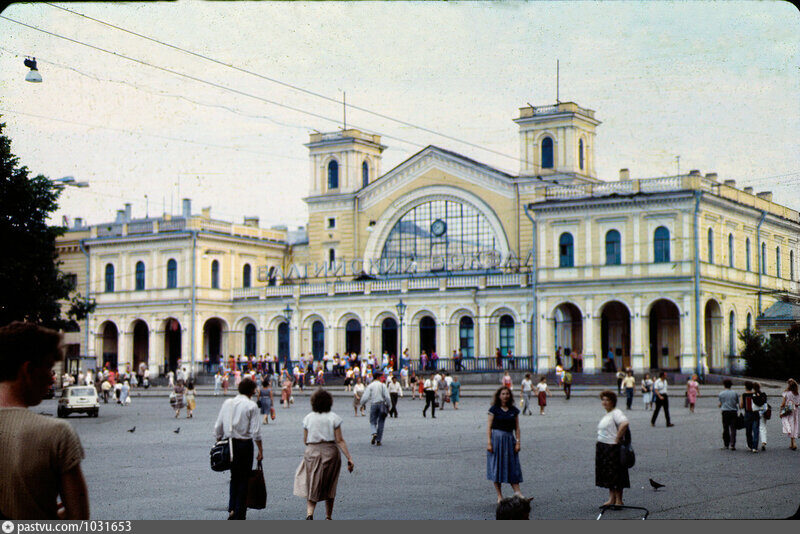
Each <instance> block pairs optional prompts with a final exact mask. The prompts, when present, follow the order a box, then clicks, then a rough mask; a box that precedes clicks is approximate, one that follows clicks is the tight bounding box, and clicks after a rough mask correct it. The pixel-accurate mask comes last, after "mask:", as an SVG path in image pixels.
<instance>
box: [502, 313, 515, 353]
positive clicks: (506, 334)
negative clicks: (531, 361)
mask: <svg viewBox="0 0 800 534" xmlns="http://www.w3.org/2000/svg"><path fill="white" fill-rule="evenodd" d="M508 351H511V354H514V318H513V317H511V316H510V315H503V316H502V317H500V353H501V354H502V355H503V356H505V355H506V354H508Z"/></svg>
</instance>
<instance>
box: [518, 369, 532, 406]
mask: <svg viewBox="0 0 800 534" xmlns="http://www.w3.org/2000/svg"><path fill="white" fill-rule="evenodd" d="M520 389H521V390H522V399H523V406H522V415H525V414H526V412H527V414H528V415H533V410H531V397H532V396H533V381H532V380H531V374H530V373H525V378H523V379H522V386H521V387H520Z"/></svg>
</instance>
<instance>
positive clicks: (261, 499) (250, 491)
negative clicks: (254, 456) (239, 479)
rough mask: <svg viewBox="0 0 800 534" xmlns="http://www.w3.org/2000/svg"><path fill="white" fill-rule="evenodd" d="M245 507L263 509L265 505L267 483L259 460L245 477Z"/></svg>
mask: <svg viewBox="0 0 800 534" xmlns="http://www.w3.org/2000/svg"><path fill="white" fill-rule="evenodd" d="M247 507H248V508H252V509H253V510H263V509H264V508H266V507H267V483H266V481H265V480H264V468H263V467H262V466H261V462H260V461H259V462H258V466H257V467H256V468H255V469H252V470H251V471H250V476H249V477H248V478H247Z"/></svg>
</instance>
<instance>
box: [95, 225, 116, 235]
mask: <svg viewBox="0 0 800 534" xmlns="http://www.w3.org/2000/svg"><path fill="white" fill-rule="evenodd" d="M118 235H122V224H106V225H103V226H98V227H97V237H112V236H118Z"/></svg>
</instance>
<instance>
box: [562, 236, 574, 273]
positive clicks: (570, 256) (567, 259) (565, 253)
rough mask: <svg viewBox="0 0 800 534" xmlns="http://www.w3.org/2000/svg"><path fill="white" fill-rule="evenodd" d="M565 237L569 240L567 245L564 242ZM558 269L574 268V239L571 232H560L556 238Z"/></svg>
mask: <svg viewBox="0 0 800 534" xmlns="http://www.w3.org/2000/svg"><path fill="white" fill-rule="evenodd" d="M566 237H568V238H569V243H566V242H564V241H565V238H566ZM565 247H568V248H565ZM558 267H559V268H570V267H575V238H574V237H573V235H572V233H571V232H562V233H561V235H560V236H558Z"/></svg>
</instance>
